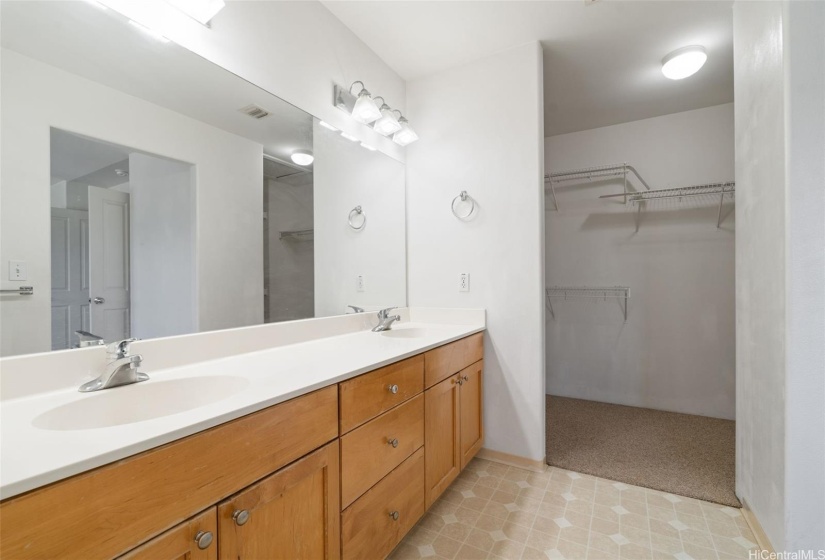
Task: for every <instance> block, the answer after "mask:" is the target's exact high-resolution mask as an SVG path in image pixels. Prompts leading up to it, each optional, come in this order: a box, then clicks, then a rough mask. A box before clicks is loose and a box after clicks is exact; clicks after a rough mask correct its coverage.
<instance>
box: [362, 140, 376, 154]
mask: <svg viewBox="0 0 825 560" xmlns="http://www.w3.org/2000/svg"><path fill="white" fill-rule="evenodd" d="M361 147H362V148H366V149H368V150H369V151H371V152H374V151H375V150H376V149H375V148H373V147H372V146H370V145H369V144H364V143H363V142H361Z"/></svg>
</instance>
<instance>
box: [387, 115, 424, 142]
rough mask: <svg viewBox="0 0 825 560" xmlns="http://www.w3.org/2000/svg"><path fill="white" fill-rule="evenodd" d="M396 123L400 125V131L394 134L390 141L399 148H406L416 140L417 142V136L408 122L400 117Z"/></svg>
mask: <svg viewBox="0 0 825 560" xmlns="http://www.w3.org/2000/svg"><path fill="white" fill-rule="evenodd" d="M398 122H399V123H400V124H401V130H399V131H398V132H396V133H395V134H394V135H393V137H392V141H393V142H395V143H396V144H398V145H399V146H406V145H407V144H412V143H413V142H415V141H416V140H418V134H416V133H415V131H414V130H413V129H412V127H411V126H410V123H409V121H408V120H407V119H406V118H404V117H401V118H400V119H398Z"/></svg>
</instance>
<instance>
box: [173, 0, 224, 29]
mask: <svg viewBox="0 0 825 560" xmlns="http://www.w3.org/2000/svg"><path fill="white" fill-rule="evenodd" d="M165 1H166V3H167V4H171V5H172V6H174V7H176V8H177V9H178V10H180V11H181V12H183V13H184V14H186V15H187V16H189V17H191V18H192V19H194V20H195V21H197V22H198V23H201V24H203V25H206V24H208V23H209V21H210V20H211V19H212V18H213V17H215V15H216V14H217V13H218V12H220V11H221V10H222V9H223V8H224V7H225V6H226V4H225V3H224V0H165Z"/></svg>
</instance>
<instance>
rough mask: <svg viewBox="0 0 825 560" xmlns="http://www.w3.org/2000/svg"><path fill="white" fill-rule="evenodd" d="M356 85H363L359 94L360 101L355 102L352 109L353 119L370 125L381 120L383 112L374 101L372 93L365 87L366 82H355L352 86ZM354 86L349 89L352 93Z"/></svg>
mask: <svg viewBox="0 0 825 560" xmlns="http://www.w3.org/2000/svg"><path fill="white" fill-rule="evenodd" d="M355 84H361V91H359V92H358V99H356V100H355V107H353V108H352V118H354V119H355V120H356V121H358V122H361V123H364V124H369V123H371V122H372V121H374V120H376V119H379V118H381V110H380V109H379V108H378V105H377V104H376V103H375V101H373V99H372V95H370V92H368V91H367V88H366V87H364V82H353V83H352V86H354V85H355ZM352 86H350V87H349V88H350V91H351V90H352Z"/></svg>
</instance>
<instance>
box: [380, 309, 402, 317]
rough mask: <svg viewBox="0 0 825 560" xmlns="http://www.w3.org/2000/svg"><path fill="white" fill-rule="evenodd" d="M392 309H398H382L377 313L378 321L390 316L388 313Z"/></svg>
mask: <svg viewBox="0 0 825 560" xmlns="http://www.w3.org/2000/svg"><path fill="white" fill-rule="evenodd" d="M393 309H398V308H397V307H387V308H386V309H382V310H381V311H379V312H378V318H379V319H386V318H387V317H389V316H390V311H392V310H393Z"/></svg>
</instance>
